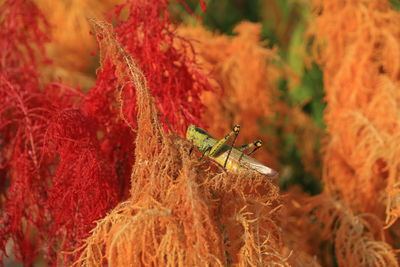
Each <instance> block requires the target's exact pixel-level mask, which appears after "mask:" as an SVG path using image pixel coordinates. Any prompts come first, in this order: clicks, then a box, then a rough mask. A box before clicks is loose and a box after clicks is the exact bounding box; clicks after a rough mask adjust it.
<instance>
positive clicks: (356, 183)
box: [311, 0, 400, 226]
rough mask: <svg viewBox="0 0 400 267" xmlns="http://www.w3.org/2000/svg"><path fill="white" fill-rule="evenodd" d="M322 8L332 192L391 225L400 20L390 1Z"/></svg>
mask: <svg viewBox="0 0 400 267" xmlns="http://www.w3.org/2000/svg"><path fill="white" fill-rule="evenodd" d="M314 9H315V14H316V21H315V23H313V24H312V26H313V28H312V29H311V33H312V34H313V35H314V36H315V38H316V41H317V42H316V44H317V45H315V46H314V52H315V56H316V59H317V60H318V61H319V63H320V64H321V65H322V66H323V70H324V83H325V90H326V100H327V103H328V105H327V110H326V114H325V119H326V123H327V131H328V133H329V135H330V139H329V143H328V144H327V146H326V155H325V158H324V170H323V178H324V182H325V186H326V190H327V191H328V192H329V193H330V194H331V195H336V196H337V197H338V198H340V199H341V200H342V201H343V202H344V203H346V205H349V206H350V207H352V208H354V210H355V211H357V212H372V213H374V214H376V215H377V216H378V217H379V218H382V219H384V220H385V222H386V225H387V226H390V225H391V224H392V223H394V222H395V221H396V220H397V218H398V217H399V215H400V202H399V199H400V198H399V197H400V190H399V182H400V180H399V177H400V176H399V167H400V165H399V164H400V153H399V151H398V149H397V148H398V144H400V134H399V132H400V120H399V114H400V105H399V104H400V91H399V90H398V89H399V82H400V46H399V44H400V27H399V25H400V13H399V12H396V11H394V10H393V9H392V8H391V5H390V3H389V1H382V0H373V1H367V2H365V1H352V0H351V1H350V0H346V1H344V0H342V1H322V0H321V1H315V5H314ZM385 210H386V212H384V211H385Z"/></svg>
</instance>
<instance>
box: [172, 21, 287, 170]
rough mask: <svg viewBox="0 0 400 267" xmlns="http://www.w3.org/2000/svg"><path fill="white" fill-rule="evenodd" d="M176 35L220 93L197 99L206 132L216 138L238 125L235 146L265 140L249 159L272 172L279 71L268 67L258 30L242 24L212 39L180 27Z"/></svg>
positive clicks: (269, 53) (270, 54) (270, 56)
mask: <svg viewBox="0 0 400 267" xmlns="http://www.w3.org/2000/svg"><path fill="white" fill-rule="evenodd" d="M178 31H179V33H180V34H181V35H183V36H184V37H186V38H188V39H189V40H191V41H192V44H193V46H194V50H195V53H196V54H197V58H198V59H199V62H200V63H201V64H203V66H204V68H206V69H207V70H208V71H209V72H210V73H211V77H212V78H214V79H215V80H216V84H215V86H216V87H217V88H218V89H220V90H221V91H220V92H221V93H222V94H223V97H218V96H216V94H215V93H214V92H205V93H204V94H203V96H202V100H203V103H204V104H205V105H206V106H207V110H206V112H205V114H204V116H203V121H204V122H205V123H207V125H208V126H209V127H208V130H209V131H210V132H211V133H213V135H215V137H219V138H220V137H222V136H224V135H225V134H226V133H227V132H229V131H230V130H231V127H232V126H233V125H235V124H240V125H241V126H242V132H241V133H240V135H239V138H238V143H240V144H247V143H251V142H254V141H255V140H254V138H260V139H261V140H263V141H266V143H265V144H264V145H265V146H266V147H267V149H262V150H263V152H257V153H256V154H254V157H256V158H258V159H259V160H261V161H262V162H265V163H267V164H269V165H271V166H272V167H274V168H276V167H277V162H276V160H277V153H278V152H277V151H276V149H274V148H273V146H272V145H271V144H274V143H277V141H276V140H274V138H275V137H274V136H273V135H272V134H271V132H268V130H270V129H271V128H270V127H269V125H270V124H272V123H273V122H275V121H274V119H276V112H277V111H279V110H280V109H283V106H281V105H280V104H279V102H278V99H277V97H278V95H279V93H278V91H277V88H276V86H275V85H274V83H275V82H276V79H277V78H278V76H279V75H280V72H281V71H280V70H279V69H278V67H277V66H276V65H274V64H273V62H274V61H277V60H278V57H277V56H276V49H272V50H271V49H267V48H265V47H263V45H265V44H263V43H261V41H260V38H261V25H260V24H254V23H250V22H242V23H240V24H239V25H238V26H236V28H235V30H234V32H235V33H236V34H237V35H236V36H234V37H228V36H226V35H218V34H213V33H211V32H209V31H207V30H205V29H204V28H202V27H200V26H198V27H181V28H179V29H178ZM275 123H276V122H275Z"/></svg>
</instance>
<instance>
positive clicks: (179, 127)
mask: <svg viewBox="0 0 400 267" xmlns="http://www.w3.org/2000/svg"><path fill="white" fill-rule="evenodd" d="M200 2H201V3H202V4H203V5H204V2H203V1H200ZM167 7H168V1H167V0H161V1H160V0H148V1H132V2H129V3H125V4H122V5H119V6H118V7H116V8H115V9H114V11H113V13H114V15H116V16H117V17H120V16H121V12H122V10H124V9H128V10H129V16H128V18H127V19H126V20H125V21H120V22H119V23H118V25H117V26H116V28H115V32H116V34H117V38H118V41H119V42H120V43H121V44H123V45H124V48H125V49H126V50H127V51H128V52H129V53H130V54H131V55H132V56H133V57H134V58H135V59H136V60H137V61H138V64H139V66H140V68H141V70H142V71H143V73H144V75H145V76H146V79H147V81H148V83H149V87H150V90H151V93H152V95H153V96H154V97H155V98H156V101H157V108H158V110H159V111H160V113H161V114H162V115H163V116H165V117H164V118H162V121H163V122H164V123H165V122H167V124H170V125H172V126H173V128H174V130H175V131H177V132H178V133H179V134H181V135H183V134H184V133H185V132H186V129H187V126H188V125H189V124H198V125H201V124H202V123H201V121H200V119H199V118H200V114H201V112H202V110H203V108H204V107H203V105H202V104H201V102H200V98H199V95H200V93H201V92H202V91H205V90H210V89H211V85H210V84H209V83H208V80H207V76H206V75H204V74H203V73H202V72H201V71H200V70H199V69H198V66H197V65H196V62H195V59H194V57H191V56H190V55H192V54H193V53H192V47H191V44H190V43H189V42H188V41H186V40H185V39H183V38H181V37H179V36H178V35H176V34H175V31H174V27H173V24H172V22H171V20H170V15H169V13H168V11H167ZM160 18H162V19H160ZM174 42H175V43H176V42H179V43H180V44H181V45H180V47H182V49H181V50H178V49H177V48H176V46H173V43H174ZM188 52H190V53H188ZM126 91H127V90H125V93H126V94H129V95H134V91H133V90H132V89H130V90H129V92H126ZM134 105H135V99H134V98H130V99H129V103H128V102H127V103H126V106H129V107H132V106H134ZM129 112H130V114H127V118H128V119H129V120H133V116H132V114H133V113H134V111H133V110H131V111H129Z"/></svg>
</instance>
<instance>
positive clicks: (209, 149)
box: [186, 125, 278, 178]
mask: <svg viewBox="0 0 400 267" xmlns="http://www.w3.org/2000/svg"><path fill="white" fill-rule="evenodd" d="M239 129H240V126H239V125H237V126H235V128H234V129H233V130H232V131H231V132H230V133H229V134H228V135H227V136H225V137H224V138H222V139H220V140H217V139H215V138H214V137H212V136H211V135H209V134H208V133H207V132H206V131H204V130H203V129H201V128H199V127H197V126H194V125H190V126H189V127H188V129H187V132H186V139H187V140H189V141H191V142H192V144H193V145H194V146H196V147H197V148H198V149H199V150H200V152H202V153H203V155H204V156H207V157H209V158H211V159H213V160H214V161H216V162H217V163H218V164H219V165H221V166H223V167H225V168H226V169H227V170H229V171H232V172H239V171H244V170H248V169H251V170H254V171H257V172H259V173H261V174H264V175H266V176H267V177H269V178H276V177H277V176H278V173H277V172H276V171H275V170H273V169H271V168H269V167H267V166H265V165H263V164H262V163H261V162H259V161H257V160H255V159H254V158H252V157H250V156H248V155H246V154H245V153H243V151H244V150H245V149H247V148H250V147H252V146H256V148H255V149H254V150H253V151H252V152H254V151H255V150H256V149H257V148H259V147H260V146H261V141H256V142H254V143H252V144H249V145H244V146H241V147H238V148H235V147H232V146H230V145H228V144H227V142H228V140H229V138H230V137H231V136H233V135H235V139H234V141H233V143H234V142H235V140H236V136H237V134H238V133H239ZM252 152H251V153H252ZM251 153H250V154H251Z"/></svg>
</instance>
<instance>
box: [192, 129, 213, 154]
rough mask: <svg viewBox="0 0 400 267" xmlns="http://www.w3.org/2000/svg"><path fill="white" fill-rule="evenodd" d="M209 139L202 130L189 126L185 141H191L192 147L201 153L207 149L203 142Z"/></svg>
mask: <svg viewBox="0 0 400 267" xmlns="http://www.w3.org/2000/svg"><path fill="white" fill-rule="evenodd" d="M208 137H210V136H209V134H208V133H206V132H205V131H204V130H203V129H201V128H199V127H197V126H195V125H190V126H189V127H188V129H187V131H186V139H187V140H188V141H191V142H192V143H193V145H195V146H197V147H198V148H199V149H200V150H201V151H202V150H203V149H206V148H207V145H208V144H207V143H206V142H205V140H206V139H207V138H208Z"/></svg>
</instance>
